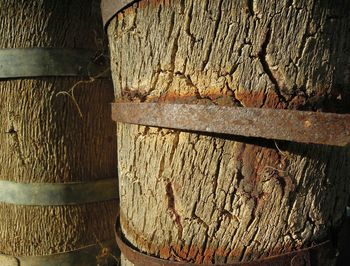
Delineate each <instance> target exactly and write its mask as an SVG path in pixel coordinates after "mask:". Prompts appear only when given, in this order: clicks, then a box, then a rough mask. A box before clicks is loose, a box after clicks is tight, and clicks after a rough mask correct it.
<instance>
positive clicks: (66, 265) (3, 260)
mask: <svg viewBox="0 0 350 266" xmlns="http://www.w3.org/2000/svg"><path fill="white" fill-rule="evenodd" d="M118 253H119V252H118V251H117V248H116V244H115V241H108V242H104V243H102V244H101V245H97V244H96V245H95V244H94V245H90V246H87V247H84V248H81V249H77V250H73V251H69V252H64V253H57V254H50V255H43V256H15V257H14V256H9V255H1V254H0V265H2V266H4V265H5V266H47V265H50V266H72V265H74V266H96V265H112V263H115V264H117V261H116V257H115V255H116V254H118Z"/></svg>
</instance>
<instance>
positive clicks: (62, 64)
mask: <svg viewBox="0 0 350 266" xmlns="http://www.w3.org/2000/svg"><path fill="white" fill-rule="evenodd" d="M108 64H109V63H108V61H107V60H106V58H104V57H103V56H101V55H98V54H96V51H92V50H87V49H68V48H39V47H37V48H9V49H0V79H13V78H33V77H51V76H65V77H75V76H78V77H94V78H105V77H108V76H109V74H110V73H109V65H108Z"/></svg>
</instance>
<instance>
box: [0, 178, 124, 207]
mask: <svg viewBox="0 0 350 266" xmlns="http://www.w3.org/2000/svg"><path fill="white" fill-rule="evenodd" d="M117 186H118V185H117V179H114V178H113V179H102V180H97V181H91V182H81V183H29V184H26V183H16V182H12V181H5V180H0V202H4V203H9V204H16V205H31V206H58V205H75V204H84V203H91V202H99V201H106V200H112V199H117V198H118V192H117Z"/></svg>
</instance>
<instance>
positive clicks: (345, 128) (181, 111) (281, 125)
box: [112, 103, 350, 146]
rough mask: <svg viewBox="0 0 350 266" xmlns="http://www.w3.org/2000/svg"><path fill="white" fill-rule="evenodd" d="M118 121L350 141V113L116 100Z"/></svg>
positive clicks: (114, 107)
mask: <svg viewBox="0 0 350 266" xmlns="http://www.w3.org/2000/svg"><path fill="white" fill-rule="evenodd" d="M112 118H113V120H115V121H117V122H123V123H130V124H138V125H146V126H154V127H164V128H171V129H180V130H190V131H200V132H211V133H220V134H232V135H240V136H246V137H261V138H267V139H277V140H288V141H295V142H302V143H314V144H325V145H334V146H346V145H348V144H350V115H349V114H334V113H320V112H304V111H294V110H281V109H261V108H242V107H225V106H217V105H192V104H164V103H114V104H113V105H112Z"/></svg>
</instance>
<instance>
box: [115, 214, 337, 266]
mask: <svg viewBox="0 0 350 266" xmlns="http://www.w3.org/2000/svg"><path fill="white" fill-rule="evenodd" d="M115 237H116V241H117V245H118V247H119V249H120V251H121V253H122V254H123V255H124V256H125V257H126V258H127V259H128V260H129V261H130V262H132V263H133V264H134V265H136V266H179V265H190V266H277V265H290V266H311V265H318V262H319V260H320V259H321V257H322V258H323V257H330V259H332V257H333V256H332V257H331V256H330V254H329V253H330V252H329V251H330V250H332V251H333V248H332V243H331V241H329V240H328V241H325V242H322V243H320V244H318V245H314V246H312V247H310V248H305V249H300V250H296V251H293V252H288V253H284V254H282V255H278V256H271V257H267V258H264V259H260V260H255V261H250V262H236V263H230V264H196V263H190V262H181V261H170V260H165V259H161V258H157V257H153V256H150V255H146V254H144V253H142V252H140V251H138V250H136V249H134V248H132V247H131V246H130V245H128V244H127V243H126V242H125V241H124V240H123V235H122V231H121V227H120V222H119V217H117V222H116V227H115ZM334 253H335V252H334ZM315 263H316V264H315Z"/></svg>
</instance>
